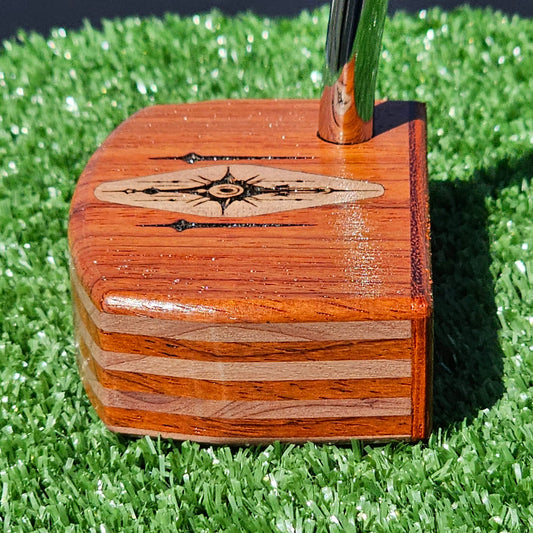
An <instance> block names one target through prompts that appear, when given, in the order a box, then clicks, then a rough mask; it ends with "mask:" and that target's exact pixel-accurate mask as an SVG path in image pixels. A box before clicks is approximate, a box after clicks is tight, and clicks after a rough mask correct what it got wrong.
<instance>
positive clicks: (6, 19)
mask: <svg viewBox="0 0 533 533" xmlns="http://www.w3.org/2000/svg"><path fill="white" fill-rule="evenodd" d="M326 2H327V0H49V1H43V0H0V4H1V7H0V39H5V38H9V37H13V36H15V34H16V31H17V30H18V29H19V28H23V29H24V30H27V31H29V30H35V31H38V32H39V33H42V34H44V35H48V33H49V31H50V29H51V28H53V27H56V28H57V27H63V28H65V29H76V28H79V27H80V25H81V23H82V21H83V20H84V19H88V20H90V21H91V23H92V24H93V25H94V26H97V27H98V26H99V21H100V19H102V18H115V17H127V16H135V15H137V16H145V15H163V14H164V13H167V12H172V13H178V14H180V15H184V16H185V15H192V14H193V13H202V12H205V11H209V10H211V9H213V8H218V9H220V10H221V11H223V12H224V13H226V14H228V15H234V14H235V13H238V12H242V11H252V12H254V13H257V14H259V15H268V16H293V15H296V14H297V13H299V12H300V11H302V9H313V8H315V7H318V6H320V5H322V4H324V3H326ZM464 3H469V4H470V5H471V6H472V7H489V6H490V7H493V8H494V9H498V10H501V11H503V12H504V13H508V14H511V15H512V14H515V13H516V14H519V15H521V16H525V17H532V16H533V0H470V1H469V2H466V1H465V0H389V10H390V12H391V13H393V12H394V11H396V10H398V9H402V10H405V11H408V12H416V11H419V10H420V9H428V8H430V7H433V6H436V5H438V6H440V7H442V8H444V9H448V10H449V9H453V8H454V7H457V6H459V5H461V4H464Z"/></svg>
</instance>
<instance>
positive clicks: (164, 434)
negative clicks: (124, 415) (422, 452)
mask: <svg viewBox="0 0 533 533" xmlns="http://www.w3.org/2000/svg"><path fill="white" fill-rule="evenodd" d="M398 418H399V417H395V420H394V422H395V423H396V422H397V420H396V419H398ZM401 422H404V420H403V418H402V420H401ZM396 425H397V426H398V427H401V426H399V424H396ZM391 426H392V425H391V424H388V425H387V428H391V429H394V428H395V427H396V426H392V427H391ZM107 429H109V431H113V432H114V433H124V434H126V435H132V436H144V435H148V436H150V437H161V438H163V439H175V440H182V441H183V440H194V441H196V442H200V443H206V444H219V445H222V444H227V445H238V444H243V445H247V444H256V445H259V444H271V443H272V440H273V438H271V437H270V436H264V437H248V436H246V437H242V436H241V437H218V436H214V435H213V436H211V435H207V436H205V435H190V434H188V435H186V434H184V433H176V432H175V431H159V430H154V429H147V428H142V429H139V428H135V427H121V426H112V425H107ZM351 439H360V440H368V441H373V442H380V441H388V440H391V439H394V440H411V435H408V434H387V433H381V434H377V433H376V434H375V435H361V434H359V433H357V434H356V432H354V433H353V434H351V435H349V436H346V435H344V436H341V435H309V436H304V437H292V436H290V435H289V436H283V437H279V436H278V437H276V440H279V441H281V442H284V443H294V444H302V443H304V442H307V441H313V442H317V443H343V442H347V441H349V440H351Z"/></svg>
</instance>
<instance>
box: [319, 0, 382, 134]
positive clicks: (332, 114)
mask: <svg viewBox="0 0 533 533" xmlns="http://www.w3.org/2000/svg"><path fill="white" fill-rule="evenodd" d="M387 4H388V0H332V2H331V11H330V14H329V24H328V36H327V40H326V65H325V74H324V91H323V93H322V98H321V99H320V113H319V120H318V135H319V137H320V138H321V139H323V140H325V141H328V142H332V143H335V144H356V143H361V142H364V141H368V140H369V139H370V138H371V137H372V126H373V120H372V117H373V114H374V93H375V88H376V76H377V71H378V63H379V56H380V52H381V38H382V36H383V26H384V24H385V18H386V15H387Z"/></svg>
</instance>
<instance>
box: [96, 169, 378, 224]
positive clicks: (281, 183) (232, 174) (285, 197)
mask: <svg viewBox="0 0 533 533" xmlns="http://www.w3.org/2000/svg"><path fill="white" fill-rule="evenodd" d="M383 193H384V188H383V186H382V185H380V184H379V183H372V182H368V181H358V180H351V179H343V178H337V177H333V176H324V175H319V174H309V173H306V172H295V171H291V170H283V169H278V168H272V167H266V166H259V165H229V166H228V165H216V166H208V167H201V168H194V169H188V170H181V171H176V172H170V173H167V174H157V175H153V176H145V177H142V178H133V179H129V180H120V181H111V182H107V183H102V184H100V185H99V186H98V187H97V188H96V189H95V192H94V194H95V195H96V197H97V198H98V199H99V200H102V201H104V202H114V203H119V204H125V205H131V206H136V207H145V208H151V209H162V210H165V211H173V212H175V213H186V214H191V215H198V216H205V217H227V218H229V217H232V218H234V217H248V216H256V215H264V214H268V213H276V212H280V211H291V210H293V209H302V208H309V207H318V206H321V205H330V204H340V203H348V202H355V201H359V200H364V199H366V198H375V197H378V196H381V195H382V194H383Z"/></svg>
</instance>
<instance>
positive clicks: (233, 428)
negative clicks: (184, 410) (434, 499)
mask: <svg viewBox="0 0 533 533" xmlns="http://www.w3.org/2000/svg"><path fill="white" fill-rule="evenodd" d="M82 377H83V383H84V386H85V389H86V391H87V395H88V396H89V398H90V399H91V402H92V404H93V405H94V406H95V408H96V411H97V413H98V415H99V416H100V418H101V419H102V420H103V421H104V423H105V424H106V425H107V427H108V428H109V429H111V430H114V431H120V432H124V433H130V434H138V435H146V434H152V435H162V436H166V437H171V438H178V439H183V440H186V439H190V440H194V441H197V442H211V443H212V442H215V441H216V442H218V443H221V444H222V443H226V444H230V443H232V444H239V443H241V444H248V443H254V442H256V443H262V442H272V441H273V440H281V441H287V442H304V441H308V440H313V441H317V442H318V441H326V442H341V441H347V440H349V439H352V438H364V439H369V440H380V439H391V438H395V439H396V438H398V439H410V438H411V417H410V416H387V417H361V418H353V417H352V418H348V417H347V418H340V419H337V418H334V419H332V418H316V419H309V418H302V419H256V420H247V419H217V418H210V419H205V418H199V417H193V416H184V415H174V414H168V413H153V412H146V411H138V410H135V409H124V408H117V407H109V406H105V405H103V404H102V402H101V401H100V400H99V399H98V397H97V396H96V395H95V393H94V391H93V389H92V385H93V383H94V382H92V383H91V382H89V379H87V378H88V376H87V375H83V374H82Z"/></svg>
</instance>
